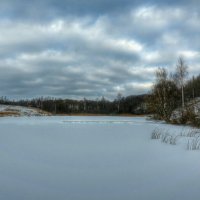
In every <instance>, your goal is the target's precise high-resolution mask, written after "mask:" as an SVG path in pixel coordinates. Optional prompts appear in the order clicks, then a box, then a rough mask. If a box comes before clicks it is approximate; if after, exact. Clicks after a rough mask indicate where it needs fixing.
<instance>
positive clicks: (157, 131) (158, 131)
mask: <svg viewBox="0 0 200 200" xmlns="http://www.w3.org/2000/svg"><path fill="white" fill-rule="evenodd" d="M161 135H162V131H161V129H159V128H155V129H154V130H153V132H152V134H151V139H154V140H155V139H160V138H161Z"/></svg>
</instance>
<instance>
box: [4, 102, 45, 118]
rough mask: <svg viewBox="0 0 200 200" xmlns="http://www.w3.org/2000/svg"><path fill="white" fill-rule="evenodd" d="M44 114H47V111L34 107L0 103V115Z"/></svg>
mask: <svg viewBox="0 0 200 200" xmlns="http://www.w3.org/2000/svg"><path fill="white" fill-rule="evenodd" d="M46 115H49V113H47V112H45V111H42V110H40V109H36V108H28V107H23V106H12V105H1V104H0V116H46Z"/></svg>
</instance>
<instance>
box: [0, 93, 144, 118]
mask: <svg viewBox="0 0 200 200" xmlns="http://www.w3.org/2000/svg"><path fill="white" fill-rule="evenodd" d="M146 96H147V95H131V96H127V97H123V96H122V95H121V94H120V93H119V94H118V95H117V97H116V98H115V99H114V100H113V101H109V100H107V99H106V98H105V97H102V98H101V99H97V100H89V99H86V98H84V99H83V100H72V99H56V98H51V97H40V98H35V99H31V100H19V101H10V100H8V99H7V98H6V97H2V98H1V99H0V103H1V104H7V105H19V106H26V107H34V108H39V109H42V110H45V111H48V112H50V113H53V114H76V113H77V114H78V113H88V114H138V115H140V114H146V113H147V109H146V106H145V105H146V104H145V100H146Z"/></svg>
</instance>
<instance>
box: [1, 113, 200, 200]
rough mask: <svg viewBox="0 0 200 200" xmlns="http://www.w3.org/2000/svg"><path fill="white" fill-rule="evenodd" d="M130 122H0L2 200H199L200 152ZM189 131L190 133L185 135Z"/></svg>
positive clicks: (150, 126)
mask: <svg viewBox="0 0 200 200" xmlns="http://www.w3.org/2000/svg"><path fill="white" fill-rule="evenodd" d="M156 127H159V128H161V129H163V130H168V131H169V132H170V133H171V134H178V133H179V132H181V131H182V129H183V127H181V126H172V125H166V124H164V123H160V122H154V121H150V120H145V118H128V117H31V118H28V117H18V118H16V117H5V118H0V199H2V200H23V199H24V200H102V199H103V200H133V199H134V200H189V199H192V200H199V198H200V190H199V188H200V170H199V167H200V151H188V150H187V149H186V143H185V141H182V139H180V141H178V143H177V145H169V144H165V143H161V142H160V141H159V140H151V139H150V138H151V133H152V131H153V130H154V129H155V128H156ZM184 129H189V128H184Z"/></svg>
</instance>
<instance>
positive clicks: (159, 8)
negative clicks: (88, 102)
mask: <svg viewBox="0 0 200 200" xmlns="http://www.w3.org/2000/svg"><path fill="white" fill-rule="evenodd" d="M187 2H188V1H176V2H174V1H170V0H169V1H165V3H160V1H156V0H155V1H132V0H125V1H120V0H117V1H116V0H110V1H106V0H105V1H104V0H103V1H102V0H101V1H100V0H96V1H89V0H82V1H74V0H73V1H72V0H68V1H54V0H48V1H47V0H46V1H39V0H35V1H31V2H30V1H22V0H21V1H17V0H16V1H14V2H13V1H11V0H10V1H9V0H7V1H6V0H5V1H4V0H2V1H1V2H0V13H2V14H1V18H0V44H1V48H0V95H1V96H4V95H6V96H10V97H14V98H20V97H22V98H26V97H36V96H55V97H66V98H82V97H86V98H98V97H101V96H106V97H108V98H111V99H112V98H114V97H115V96H116V94H117V93H118V92H121V93H122V94H123V95H130V94H142V93H145V92H148V91H149V89H150V87H151V85H152V82H153V81H154V71H155V69H156V68H157V67H166V68H168V69H169V70H170V71H173V70H174V68H175V64H176V60H177V57H178V56H179V55H183V56H184V57H185V60H186V61H187V63H188V65H189V70H190V73H191V74H196V75H197V73H199V72H200V65H199V63H200V51H199V46H200V23H199V21H200V12H199V9H198V8H199V7H200V3H198V1H195V0H193V1H190V4H188V3H187ZM169 3H171V4H169ZM169 5H170V6H169Z"/></svg>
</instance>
